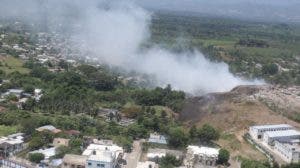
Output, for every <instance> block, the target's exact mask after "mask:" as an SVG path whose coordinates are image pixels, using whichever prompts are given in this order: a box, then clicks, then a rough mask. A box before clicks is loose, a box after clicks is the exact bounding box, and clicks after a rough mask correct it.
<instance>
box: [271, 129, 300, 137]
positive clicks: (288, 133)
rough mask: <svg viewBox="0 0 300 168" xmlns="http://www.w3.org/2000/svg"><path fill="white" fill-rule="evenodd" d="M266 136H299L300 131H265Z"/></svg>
mask: <svg viewBox="0 0 300 168" xmlns="http://www.w3.org/2000/svg"><path fill="white" fill-rule="evenodd" d="M265 134H266V135H267V136H268V137H289V136H300V132H299V131H296V130H283V131H266V132H265Z"/></svg>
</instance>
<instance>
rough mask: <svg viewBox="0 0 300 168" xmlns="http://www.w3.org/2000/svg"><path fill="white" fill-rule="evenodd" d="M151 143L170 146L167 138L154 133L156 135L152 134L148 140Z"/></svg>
mask: <svg viewBox="0 0 300 168" xmlns="http://www.w3.org/2000/svg"><path fill="white" fill-rule="evenodd" d="M148 142H149V143H157V144H164V145H166V144H168V143H167V139H166V137H165V136H163V135H160V134H157V133H154V134H150V137H149V139H148Z"/></svg>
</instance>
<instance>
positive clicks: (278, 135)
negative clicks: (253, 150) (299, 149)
mask: <svg viewBox="0 0 300 168" xmlns="http://www.w3.org/2000/svg"><path fill="white" fill-rule="evenodd" d="M299 138H300V132H299V131H296V130H284V131H267V132H265V133H264V134H263V142H264V143H266V144H268V145H270V146H274V145H275V141H285V142H288V141H290V140H292V139H299Z"/></svg>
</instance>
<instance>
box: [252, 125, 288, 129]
mask: <svg viewBox="0 0 300 168" xmlns="http://www.w3.org/2000/svg"><path fill="white" fill-rule="evenodd" d="M251 128H254V129H271V128H293V127H292V126H290V125H288V124H274V125H255V126H252V127H251Z"/></svg>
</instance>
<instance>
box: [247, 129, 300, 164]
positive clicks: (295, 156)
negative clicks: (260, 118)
mask: <svg viewBox="0 0 300 168" xmlns="http://www.w3.org/2000/svg"><path fill="white" fill-rule="evenodd" d="M249 134H250V136H251V137H252V139H253V140H255V142H257V143H259V144H262V146H263V147H264V148H266V149H267V150H270V151H271V152H273V153H274V154H276V155H278V156H280V157H281V158H282V160H284V161H286V162H288V163H298V162H299V161H300V132H299V131H297V130H296V129H295V128H294V127H292V126H290V125H288V124H278V125H257V126H252V127H250V128H249Z"/></svg>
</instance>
